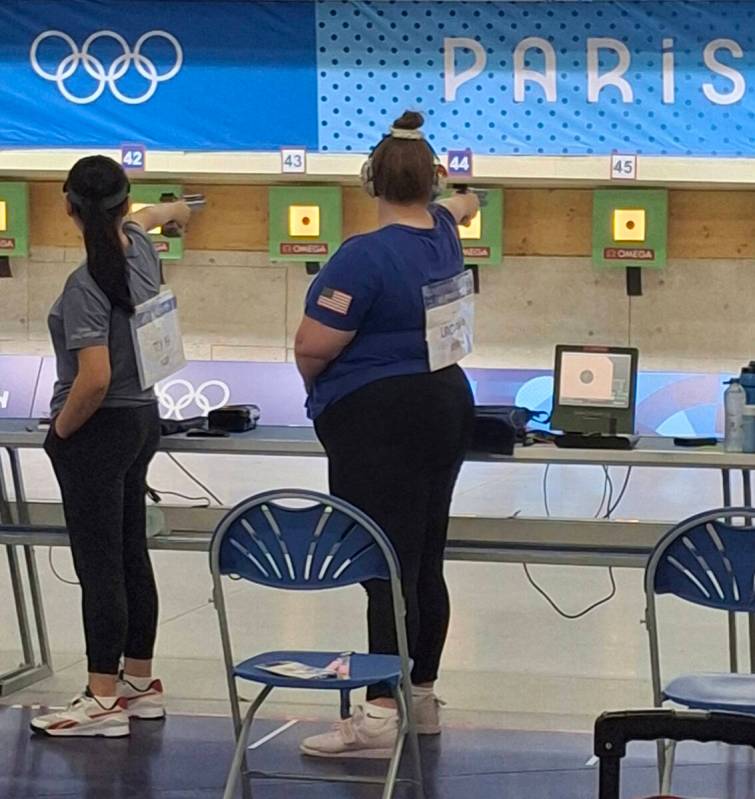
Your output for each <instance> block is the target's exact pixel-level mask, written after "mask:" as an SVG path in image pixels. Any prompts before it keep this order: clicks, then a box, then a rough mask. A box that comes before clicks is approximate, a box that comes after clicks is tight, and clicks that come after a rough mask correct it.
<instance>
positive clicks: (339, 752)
mask: <svg viewBox="0 0 755 799" xmlns="http://www.w3.org/2000/svg"><path fill="white" fill-rule="evenodd" d="M397 736H398V713H393V714H392V715H390V716H387V717H383V716H372V715H370V708H369V706H367V708H364V707H361V706H360V707H357V708H356V709H355V710H354V715H353V716H352V717H351V718H349V719H344V720H343V721H339V722H338V723H337V724H336V725H335V726H334V727H333V730H332V731H331V732H326V733H324V734H322V735H313V736H312V737H311V738H306V739H305V740H304V741H302V744H301V751H302V752H303V753H304V754H305V755H310V756H311V757H338V758H341V757H355V758H356V757H359V758H366V759H385V758H390V757H391V755H392V754H393V747H394V746H395V744H396V738H397Z"/></svg>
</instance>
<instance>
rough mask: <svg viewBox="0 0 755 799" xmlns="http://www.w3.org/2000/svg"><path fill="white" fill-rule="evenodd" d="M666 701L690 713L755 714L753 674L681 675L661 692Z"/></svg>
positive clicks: (754, 676) (754, 679)
mask: <svg viewBox="0 0 755 799" xmlns="http://www.w3.org/2000/svg"><path fill="white" fill-rule="evenodd" d="M663 694H664V696H665V697H666V699H669V700H670V701H672V702H676V703H677V704H680V705H684V706H685V707H688V708H691V709H693V710H730V711H733V712H735V713H750V714H755V675H752V674H685V675H684V676H682V677H677V678H676V679H675V680H673V681H672V682H670V683H669V684H668V686H667V687H666V688H665V689H664V691H663Z"/></svg>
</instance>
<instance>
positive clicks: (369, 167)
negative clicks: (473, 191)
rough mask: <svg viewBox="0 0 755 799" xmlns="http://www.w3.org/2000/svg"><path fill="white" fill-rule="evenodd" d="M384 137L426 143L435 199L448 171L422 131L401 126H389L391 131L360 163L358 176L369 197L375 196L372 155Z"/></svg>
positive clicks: (443, 184)
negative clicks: (432, 167) (431, 163)
mask: <svg viewBox="0 0 755 799" xmlns="http://www.w3.org/2000/svg"><path fill="white" fill-rule="evenodd" d="M386 139H409V140H414V141H418V140H420V139H421V140H422V141H424V142H425V144H426V145H427V148H428V149H429V150H430V152H431V153H432V156H433V164H434V166H435V171H434V175H433V192H432V198H431V199H433V200H435V199H436V198H437V197H439V196H440V195H441V194H443V192H444V191H445V190H446V184H447V182H448V171H447V170H446V168H445V167H444V166H443V164H442V163H441V162H440V159H439V158H438V154H437V153H436V152H435V150H434V149H433V146H432V144H430V142H429V141H428V140H427V139H426V138H425V137H424V136H423V135H422V133H421V132H420V131H418V130H404V129H403V128H391V132H390V133H388V134H386V135H385V136H383V138H382V139H381V140H380V141H379V142H378V143H377V144H376V145H375V146H374V147H373V148H372V150H370V154H369V156H368V157H367V160H366V161H365V162H364V163H363V164H362V170H361V172H360V177H361V179H362V188H363V189H364V190H365V191H366V192H367V194H368V195H369V196H370V197H373V198H374V197H377V196H378V195H377V192H376V191H375V168H374V166H373V161H372V159H373V156H374V154H375V150H377V148H378V147H380V145H381V144H382V143H383V142H384V141H385V140H386Z"/></svg>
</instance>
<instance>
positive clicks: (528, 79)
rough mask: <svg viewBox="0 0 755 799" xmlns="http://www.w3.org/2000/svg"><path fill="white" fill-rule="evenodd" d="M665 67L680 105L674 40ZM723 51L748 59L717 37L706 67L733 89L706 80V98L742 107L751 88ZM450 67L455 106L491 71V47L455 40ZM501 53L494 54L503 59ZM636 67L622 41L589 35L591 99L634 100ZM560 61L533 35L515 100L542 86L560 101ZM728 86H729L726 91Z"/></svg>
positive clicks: (449, 93)
mask: <svg viewBox="0 0 755 799" xmlns="http://www.w3.org/2000/svg"><path fill="white" fill-rule="evenodd" d="M458 50H461V51H468V52H471V53H472V54H473V55H474V64H473V65H472V66H471V67H469V68H467V69H464V70H462V71H461V72H457V71H456V54H457V51H458ZM661 53H662V67H661V69H660V70H659V78H660V79H661V80H662V83H663V102H664V103H666V104H668V105H672V104H673V103H674V102H675V101H676V64H675V52H674V40H673V39H671V38H665V39H663V40H662V41H661ZM719 53H721V54H723V55H724V57H725V58H726V59H727V60H730V59H737V58H742V57H743V56H744V51H743V50H742V47H741V45H740V44H739V42H737V41H735V40H734V39H713V40H712V41H710V42H708V44H706V45H705V47H704V48H703V50H702V60H703V62H704V63H705V66H706V67H707V68H708V69H709V70H710V71H711V72H712V73H713V74H715V75H717V76H719V77H721V78H725V79H726V81H728V82H729V84H730V86H727V87H726V91H720V90H719V89H718V88H716V87H715V86H714V85H713V83H712V82H710V81H703V83H702V87H701V88H702V91H703V94H704V95H705V97H706V98H707V99H708V100H709V101H710V102H711V103H714V104H715V105H732V104H733V103H738V102H739V101H740V100H741V99H742V98H743V97H744V94H745V91H746V90H747V84H746V81H745V78H744V75H743V74H742V73H741V72H740V71H739V70H737V69H734V68H733V67H730V66H728V64H725V63H723V62H722V61H720V60H719ZM443 54H444V65H445V99H446V102H449V103H450V102H454V101H455V100H456V93H457V92H458V90H459V88H460V87H461V86H463V85H464V84H465V83H468V82H469V81H472V80H474V79H475V78H476V77H477V76H478V75H480V74H481V73H482V72H484V71H485V70H486V69H487V64H488V51H487V50H486V48H485V44H484V43H481V42H478V41H477V40H476V39H471V38H468V37H449V38H447V39H445V41H444V45H443ZM532 56H536V57H540V56H542V57H543V59H544V69H543V71H539V70H537V69H533V68H532V67H531V66H530V65H529V64H528V63H527V61H528V59H529V58H531V57H532ZM603 56H608V57H609V58H610V59H611V60H612V61H613V60H617V63H616V66H614V67H611V68H608V69H605V70H604V71H602V72H601V71H600V59H601V58H602V57H603ZM498 57H499V54H495V55H493V58H498ZM631 67H632V55H631V53H630V51H629V48H628V47H627V46H626V44H624V42H622V41H619V39H613V38H609V37H589V38H588V39H587V75H586V90H587V101H588V102H589V103H597V102H598V100H599V98H600V93H601V91H603V89H605V88H607V87H609V86H613V87H614V88H616V89H618V90H619V92H620V93H621V99H622V101H623V102H624V103H633V102H634V89H633V87H632V84H631V81H630V77H629V76H627V72H628V71H629V70H630V69H631ZM557 78H558V59H557V56H556V49H555V48H554V46H553V44H552V43H551V42H549V41H548V40H547V39H543V38H541V37H539V36H528V37H527V38H526V39H522V40H521V41H520V42H519V43H518V44H517V46H516V47H515V48H514V75H513V83H514V102H517V103H523V102H524V101H525V90H526V88H527V84H528V83H534V84H537V85H539V86H540V87H541V88H542V89H543V92H544V95H545V100H546V102H548V103H556V102H558V100H559V96H558V82H557ZM721 88H724V87H721Z"/></svg>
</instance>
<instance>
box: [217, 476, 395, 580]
mask: <svg viewBox="0 0 755 799" xmlns="http://www.w3.org/2000/svg"><path fill="white" fill-rule="evenodd" d="M292 501H293V502H296V503H297V504H296V505H295V506H293V507H292V506H291V505H290V504H288V503H290V502H292ZM284 502H285V503H287V504H285V505H284V504H282V503H284ZM302 503H305V504H303V505H302ZM210 565H211V569H212V571H213V574H218V575H232V576H234V577H238V578H242V579H244V580H249V581H250V582H253V583H259V584H262V585H267V586H271V587H273V588H287V589H293V590H300V591H312V590H319V589H325V588H336V587H339V586H346V585H353V584H354V583H361V582H364V581H365V580H373V579H378V580H391V579H393V578H395V579H398V575H399V567H398V560H397V558H396V555H395V552H394V550H393V547H392V546H391V544H390V542H389V540H388V539H387V538H386V536H385V533H383V531H382V530H381V529H380V528H379V527H378V526H377V525H376V524H375V523H374V522H373V521H372V520H371V519H370V518H369V517H368V516H367V515H366V514H364V513H363V512H362V511H360V510H358V509H357V508H355V507H353V506H352V505H350V504H349V503H347V502H344V501H343V500H340V499H337V498H336V497H331V496H327V495H325V494H320V493H317V492H314V491H304V490H299V489H281V490H279V491H270V492H266V493H264V494H258V495H256V496H253V497H250V498H249V499H246V500H244V501H243V502H241V503H240V504H239V505H237V506H236V507H235V508H233V509H232V510H231V511H229V512H228V513H227V514H226V515H225V517H224V518H223V519H222V520H221V522H220V524H219V525H218V527H217V529H216V530H215V534H214V535H213V539H212V545H211V550H210Z"/></svg>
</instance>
